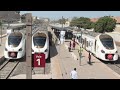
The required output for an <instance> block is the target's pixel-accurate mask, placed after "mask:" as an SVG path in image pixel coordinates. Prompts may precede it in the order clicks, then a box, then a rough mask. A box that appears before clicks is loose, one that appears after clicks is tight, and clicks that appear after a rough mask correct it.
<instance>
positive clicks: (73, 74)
mask: <svg viewBox="0 0 120 90" xmlns="http://www.w3.org/2000/svg"><path fill="white" fill-rule="evenodd" d="M70 76H71V79H78V75H77V71H76V68H74V70H72V71H71V73H70Z"/></svg>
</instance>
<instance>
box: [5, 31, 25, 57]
mask: <svg viewBox="0 0 120 90" xmlns="http://www.w3.org/2000/svg"><path fill="white" fill-rule="evenodd" d="M25 43H26V42H25V35H24V34H23V33H22V32H11V33H10V34H8V36H7V39H6V43H5V49H4V57H5V58H6V59H20V58H22V57H24V56H25Z"/></svg>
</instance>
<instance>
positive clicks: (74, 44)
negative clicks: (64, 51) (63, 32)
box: [73, 38, 76, 50]
mask: <svg viewBox="0 0 120 90" xmlns="http://www.w3.org/2000/svg"><path fill="white" fill-rule="evenodd" d="M75 46H76V43H75V38H74V39H73V49H74V50H75Z"/></svg>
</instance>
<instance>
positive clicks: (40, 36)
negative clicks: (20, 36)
mask: <svg viewBox="0 0 120 90" xmlns="http://www.w3.org/2000/svg"><path fill="white" fill-rule="evenodd" d="M35 53H39V54H41V53H43V54H45V59H48V58H49V35H48V31H47V30H42V28H41V30H40V28H39V30H37V31H36V32H34V33H33V35H32V55H34V54H35Z"/></svg>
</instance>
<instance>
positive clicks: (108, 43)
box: [101, 38, 114, 49]
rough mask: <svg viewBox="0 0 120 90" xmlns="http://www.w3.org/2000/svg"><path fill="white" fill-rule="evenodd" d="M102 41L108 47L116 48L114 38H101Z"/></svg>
mask: <svg viewBox="0 0 120 90" xmlns="http://www.w3.org/2000/svg"><path fill="white" fill-rule="evenodd" d="M101 42H102V44H103V46H104V47H105V48H106V49H114V43H113V39H112V38H104V39H101Z"/></svg>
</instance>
